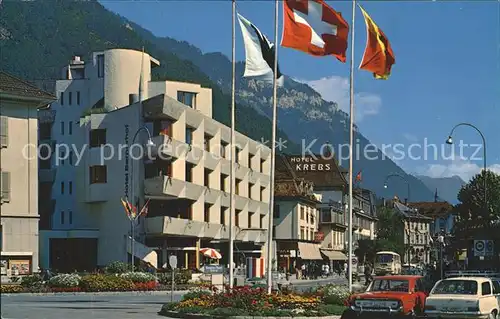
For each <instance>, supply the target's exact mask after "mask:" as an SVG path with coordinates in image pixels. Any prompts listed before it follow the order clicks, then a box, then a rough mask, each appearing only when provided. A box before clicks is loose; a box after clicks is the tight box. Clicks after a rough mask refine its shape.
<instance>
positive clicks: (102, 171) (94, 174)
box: [89, 165, 108, 184]
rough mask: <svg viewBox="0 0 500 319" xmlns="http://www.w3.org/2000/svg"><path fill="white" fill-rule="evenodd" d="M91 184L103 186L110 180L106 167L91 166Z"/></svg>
mask: <svg viewBox="0 0 500 319" xmlns="http://www.w3.org/2000/svg"><path fill="white" fill-rule="evenodd" d="M89 172H90V184H103V183H106V182H107V180H108V177H107V167H106V166H105V165H95V166H90V169H89Z"/></svg>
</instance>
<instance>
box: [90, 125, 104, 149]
mask: <svg viewBox="0 0 500 319" xmlns="http://www.w3.org/2000/svg"><path fill="white" fill-rule="evenodd" d="M89 140H90V147H101V146H102V145H104V144H106V130H105V129H95V130H90V133H89Z"/></svg>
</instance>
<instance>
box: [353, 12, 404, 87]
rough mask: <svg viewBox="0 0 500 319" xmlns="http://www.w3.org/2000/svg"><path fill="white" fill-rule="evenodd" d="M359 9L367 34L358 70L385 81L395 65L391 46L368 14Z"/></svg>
mask: <svg viewBox="0 0 500 319" xmlns="http://www.w3.org/2000/svg"><path fill="white" fill-rule="evenodd" d="M358 5H359V4H358ZM359 8H360V9H361V12H362V13H363V16H364V18H365V23H366V33H367V40H366V48H365V53H364V54H363V59H362V60H361V65H360V66H359V68H360V69H361V70H366V71H370V72H373V76H374V77H375V78H376V79H382V80H387V79H388V78H389V75H390V74H391V67H392V65H393V64H395V63H396V59H395V57H394V52H392V48H391V44H390V43H389V40H388V39H387V37H386V36H385V34H384V32H383V31H382V30H380V28H379V27H378V26H377V25H376V24H375V22H373V20H372V18H371V17H370V16H369V15H368V13H366V11H365V10H364V9H363V8H362V7H361V6H359Z"/></svg>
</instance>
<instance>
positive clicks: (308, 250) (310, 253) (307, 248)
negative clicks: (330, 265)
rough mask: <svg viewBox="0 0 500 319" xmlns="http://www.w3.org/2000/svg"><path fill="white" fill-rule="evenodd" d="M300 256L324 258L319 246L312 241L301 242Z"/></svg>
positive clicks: (308, 258)
mask: <svg viewBox="0 0 500 319" xmlns="http://www.w3.org/2000/svg"><path fill="white" fill-rule="evenodd" d="M298 244H299V252H300V258H302V259H305V260H322V259H323V257H322V256H321V253H320V251H319V246H318V245H315V244H310V243H301V242H299V243H298Z"/></svg>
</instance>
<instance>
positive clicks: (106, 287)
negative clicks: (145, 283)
mask: <svg viewBox="0 0 500 319" xmlns="http://www.w3.org/2000/svg"><path fill="white" fill-rule="evenodd" d="M80 287H81V288H82V289H83V290H85V291H89V292H98V291H131V290H134V283H133V282H132V281H131V280H128V279H125V278H122V277H121V276H116V275H102V274H96V275H88V276H85V277H83V278H82V279H81V281H80Z"/></svg>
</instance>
